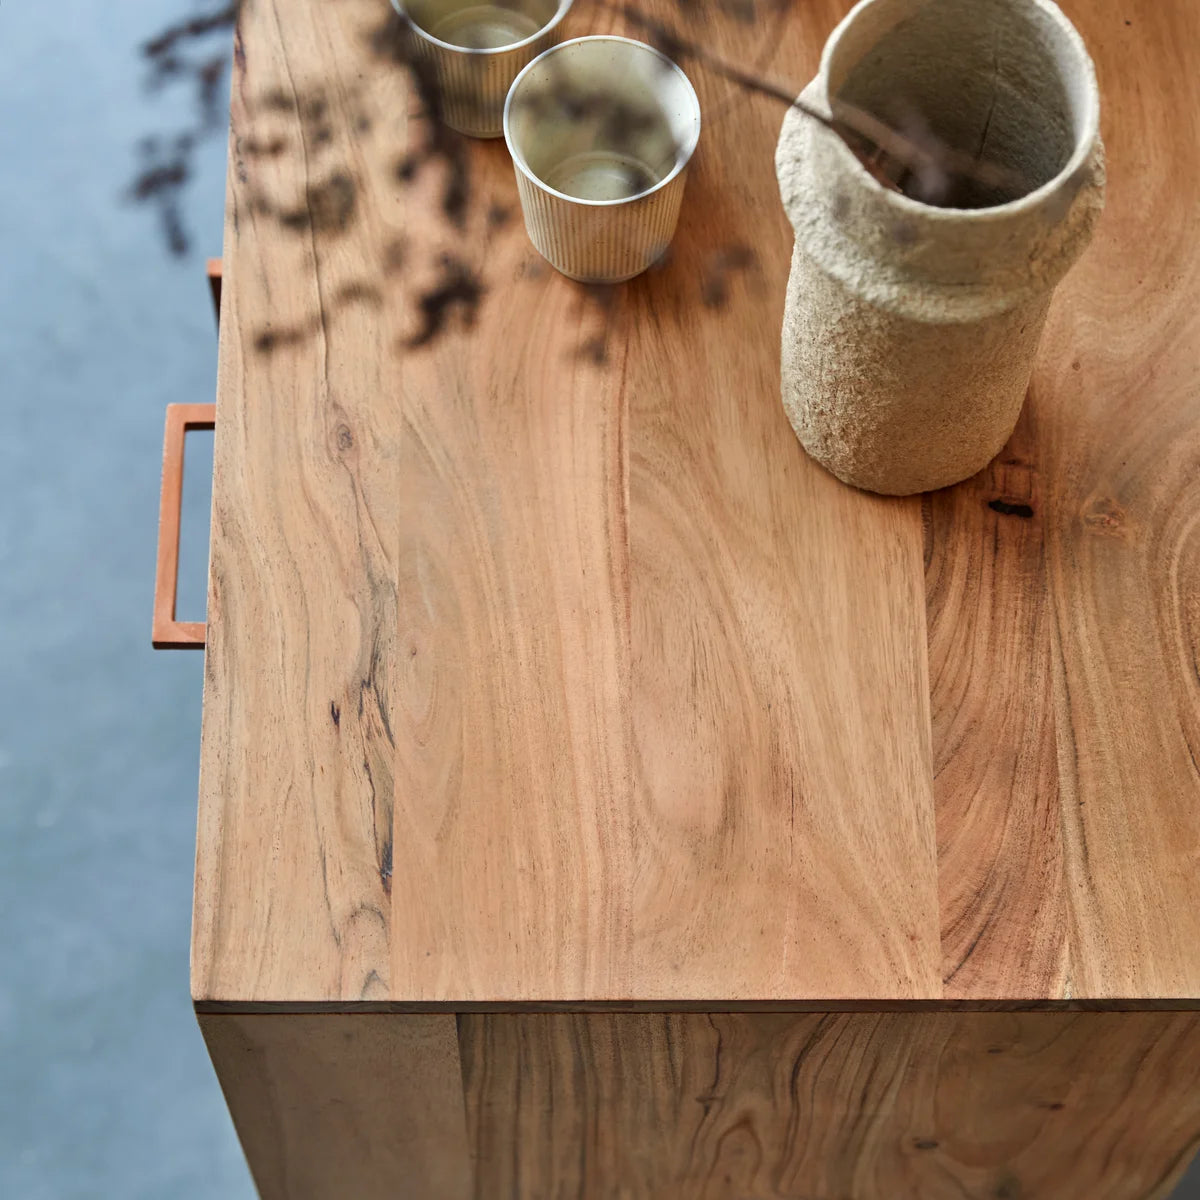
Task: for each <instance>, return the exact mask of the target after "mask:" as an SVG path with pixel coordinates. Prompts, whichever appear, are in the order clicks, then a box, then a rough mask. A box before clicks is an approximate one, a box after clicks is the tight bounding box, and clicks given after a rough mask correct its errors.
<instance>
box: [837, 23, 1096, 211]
mask: <svg viewBox="0 0 1200 1200" xmlns="http://www.w3.org/2000/svg"><path fill="white" fill-rule="evenodd" d="M826 53H827V63H826V69H827V76H828V95H829V98H830V109H831V111H832V113H833V116H834V119H835V122H836V123H837V125H838V128H839V132H841V133H842V136H843V138H844V140H845V141H846V142H847V144H848V145H849V146H850V148H851V149H852V150H853V151H854V152H855V154H856V155H857V156H858V158H859V160H860V161H861V162H862V163H863V164H864V166H865V167H866V168H867V169H868V170H869V171H870V173H871V174H872V175H874V176H875V177H876V178H877V179H878V180H880V181H881V182H882V183H884V184H885V185H886V186H889V187H891V188H893V189H894V190H897V191H900V192H902V193H903V194H905V195H907V196H908V197H909V198H910V199H913V200H917V201H919V202H921V203H925V204H930V205H934V206H937V207H940V208H958V209H978V208H990V207H994V206H996V205H1000V204H1007V203H1010V202H1012V201H1015V200H1019V199H1020V198H1021V197H1022V196H1025V195H1028V194H1029V193H1030V192H1033V191H1035V190H1037V189H1038V188H1040V187H1042V186H1043V185H1045V184H1047V183H1050V182H1051V181H1052V180H1054V179H1055V178H1056V176H1058V175H1060V174H1062V173H1064V172H1068V171H1069V170H1071V169H1073V166H1074V162H1075V159H1076V158H1077V157H1079V156H1080V155H1081V154H1082V153H1084V151H1085V150H1086V147H1087V146H1088V145H1089V144H1090V142H1091V140H1092V138H1093V137H1094V134H1095V128H1096V123H1097V120H1098V113H1097V105H1096V98H1095V97H1096V93H1095V86H1094V82H1093V79H1092V73H1091V65H1090V62H1089V60H1088V57H1087V52H1086V50H1085V49H1084V47H1083V44H1082V42H1081V41H1080V39H1079V37H1078V35H1077V34H1076V33H1075V31H1074V30H1073V29H1072V28H1071V26H1070V25H1069V24H1068V23H1067V21H1066V20H1065V18H1064V17H1063V16H1062V14H1061V13H1060V12H1059V11H1058V9H1057V8H1055V7H1054V6H1053V5H1050V4H1044V3H1042V2H1041V0H868V3H865V4H860V5H859V7H858V8H857V9H856V10H855V12H854V13H852V14H851V15H850V17H849V18H847V20H846V22H845V23H844V25H843V27H842V29H841V30H840V33H839V34H838V35H836V36H835V38H834V39H833V40H831V42H830V45H829V47H828V48H827V52H826Z"/></svg>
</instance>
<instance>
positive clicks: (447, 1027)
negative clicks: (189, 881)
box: [200, 1015, 471, 1200]
mask: <svg viewBox="0 0 1200 1200" xmlns="http://www.w3.org/2000/svg"><path fill="white" fill-rule="evenodd" d="M200 1028H201V1030H202V1031H203V1033H204V1040H205V1042H206V1043H207V1044H208V1050H209V1054H210V1055H211V1056H212V1060H213V1064H214V1066H215V1067H216V1069H217V1074H218V1076H219V1077H220V1080H221V1086H222V1088H223V1089H224V1091H225V1096H226V1099H227V1100H228V1101H229V1107H230V1111H231V1113H232V1115H233V1120H234V1123H235V1124H236V1126H237V1131H238V1136H239V1137H240V1138H241V1141H242V1147H243V1149H244V1150H245V1152H246V1157H247V1159H248V1160H249V1162H250V1167H251V1170H252V1171H253V1173H254V1182H255V1183H256V1184H257V1186H258V1190H259V1194H260V1195H261V1196H262V1198H263V1200H335V1198H337V1197H354V1200H395V1197H413V1200H416V1198H418V1197H419V1198H420V1200H467V1197H468V1196H469V1195H470V1190H471V1164H470V1156H469V1154H468V1151H467V1142H466V1124H465V1117H464V1108H463V1093H462V1087H461V1083H460V1075H459V1062H458V1043H457V1040H456V1037H455V1027H454V1018H453V1017H450V1016H415V1017H400V1018H397V1017H379V1016H369V1015H361V1016H360V1015H353V1016H349V1015H342V1016H321V1017H314V1016H308V1017H304V1016H286V1017H284V1016H274V1015H272V1016H254V1017H246V1016H202V1017H201V1018H200Z"/></svg>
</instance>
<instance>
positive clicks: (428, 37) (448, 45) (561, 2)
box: [391, 0, 580, 55]
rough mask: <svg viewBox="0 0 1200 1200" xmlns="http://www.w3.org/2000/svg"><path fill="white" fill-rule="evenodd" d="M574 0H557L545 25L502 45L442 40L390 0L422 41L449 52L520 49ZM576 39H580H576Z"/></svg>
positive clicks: (541, 33) (553, 23) (398, 2)
mask: <svg viewBox="0 0 1200 1200" xmlns="http://www.w3.org/2000/svg"><path fill="white" fill-rule="evenodd" d="M574 3H575V0H558V8H557V9H555V11H554V16H552V17H551V18H550V20H549V21H547V22H546V24H545V25H541V26H539V27H538V29H537V31H536V32H535V33H531V34H530V35H529V36H528V37H527V38H522V39H521V40H520V41H519V42H509V43H508V44H507V45H504V46H456V45H455V44H454V43H453V42H444V41H442V39H441V38H439V37H434V36H433V34H432V33H430V32H429V31H428V30H427V29H424V28H422V27H421V26H420V25H418V24H417V23H416V21H414V20H413V18H412V16H411V14H410V13H409V12H408V10H407V9H406V8H405V7H404V0H391V5H392V8H394V9H395V10H396V15H397V16H398V17H399V18H400V19H401V20H402V21H404V22H405V24H407V25H408V27H409V28H410V29H411V30H413V32H414V33H416V35H417V36H418V37H419V38H421V39H422V40H423V41H426V42H429V44H430V45H432V46H437V47H438V48H439V49H440V50H448V51H449V52H450V53H451V54H464V55H476V54H509V53H511V52H512V51H513V50H520V49H522V48H523V47H525V46H529V45H532V44H533V43H534V42H536V41H537V40H538V38H541V37H544V36H545V35H546V34H547V33H549V32H550V30H552V29H554V28H555V26H557V25H558V24H559V23H560V22H561V21H562V19H563V17H565V16H566V15H567V12H568V11H569V10H570V8H571V5H572V4H574ZM576 40H577V41H578V40H580V39H578V38H577V39H576Z"/></svg>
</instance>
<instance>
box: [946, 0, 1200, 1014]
mask: <svg viewBox="0 0 1200 1200" xmlns="http://www.w3.org/2000/svg"><path fill="white" fill-rule="evenodd" d="M1064 7H1065V8H1066V10H1067V12H1068V15H1069V16H1070V17H1071V18H1072V19H1073V20H1074V21H1075V22H1076V23H1077V24H1078V26H1079V29H1080V32H1081V33H1082V34H1083V36H1084V38H1085V40H1086V41H1087V44H1088V46H1089V48H1090V50H1091V52H1092V55H1093V57H1094V59H1095V61H1096V67H1097V71H1098V75H1099V82H1100V91H1101V95H1102V98H1103V114H1102V125H1103V136H1104V141H1105V145H1106V147H1107V151H1108V172H1109V189H1108V205H1107V208H1106V210H1105V213H1104V216H1103V218H1102V220H1101V222H1100V225H1099V228H1098V231H1097V234H1096V239H1095V242H1094V244H1093V246H1092V247H1091V249H1089V251H1088V252H1087V253H1086V254H1085V255H1084V257H1083V259H1082V260H1081V262H1080V263H1079V264H1078V266H1077V267H1076V269H1075V270H1074V271H1073V272H1072V273H1071V274H1070V275H1068V276H1067V279H1066V281H1065V283H1064V284H1063V286H1062V288H1061V289H1060V291H1059V293H1058V295H1057V297H1056V298H1055V302H1054V305H1053V307H1052V309H1051V315H1050V322H1049V326H1048V328H1047V332H1046V336H1045V339H1044V341H1043V344H1042V350H1041V354H1040V359H1039V364H1038V367H1037V369H1036V371H1035V374H1034V379H1033V384H1032V387H1031V389H1030V394H1029V398H1028V401H1027V404H1026V411H1025V413H1024V415H1023V417H1022V422H1021V425H1020V427H1019V428H1018V431H1017V434H1016V435H1015V437H1014V439H1013V441H1012V442H1011V443H1010V445H1009V447H1008V448H1007V449H1006V451H1005V452H1004V453H1002V454H1001V455H1000V457H999V458H998V459H997V460H996V462H995V463H993V464H992V466H991V467H990V468H989V469H988V470H987V471H985V472H984V473H983V474H982V475H980V476H978V477H977V478H975V479H974V480H971V481H969V482H968V483H967V484H964V485H962V486H961V487H959V488H954V489H950V490H949V491H947V492H944V493H938V494H936V495H934V496H931V497H930V498H929V499H928V501H927V514H928V516H929V518H930V528H929V541H930V556H929V570H928V574H927V584H928V589H929V637H930V655H931V669H930V676H931V683H932V705H931V709H932V720H933V746H934V765H935V771H936V776H935V785H934V790H935V796H936V806H937V830H938V853H939V893H940V898H941V908H942V946H943V972H944V975H945V979H946V985H945V986H946V995H947V997H948V998H959V997H971V996H979V997H984V996H1014V997H1015V996H1028V997H1044V996H1067V997H1070V996H1076V997H1079V996H1086V997H1118V998H1119V997H1125V998H1140V997H1175V998H1194V997H1196V996H1197V995H1198V994H1200V872H1198V871H1197V864H1198V863H1200V803H1198V802H1197V801H1198V799H1200V765H1198V764H1200V670H1198V669H1197V662H1200V608H1198V607H1197V597H1200V519H1198V518H1200V376H1198V375H1197V363H1198V361H1200V239H1198V237H1197V235H1198V234H1200V220H1198V219H1197V208H1196V206H1195V204H1193V203H1192V202H1191V200H1190V199H1189V197H1190V196H1191V191H1190V185H1189V183H1188V182H1187V181H1189V180H1191V179H1193V178H1195V177H1196V176H1197V175H1200V116H1198V114H1200V76H1198V75H1197V73H1196V72H1195V71H1194V70H1190V69H1188V68H1187V67H1186V66H1185V54H1186V52H1185V50H1184V47H1187V46H1193V45H1195V44H1196V42H1197V38H1200V8H1198V7H1197V6H1196V5H1194V4H1188V3H1184V2H1182V0H1181V2H1176V3H1167V4H1158V5H1155V6H1153V8H1152V9H1146V10H1144V11H1143V10H1138V11H1137V12H1136V13H1133V12H1131V10H1130V8H1129V6H1128V5H1126V4H1120V3H1117V0H1075V2H1074V3H1065V4H1064ZM994 502H1000V503H1001V504H1002V505H1003V504H1008V505H1009V506H1010V507H1009V510H1008V511H999V512H997V511H995V510H994V509H989V508H988V507H987V505H988V504H989V503H994ZM1012 506H1016V507H1015V508H1014V507H1012Z"/></svg>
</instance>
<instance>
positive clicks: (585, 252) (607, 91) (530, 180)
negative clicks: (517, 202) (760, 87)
mask: <svg viewBox="0 0 1200 1200" xmlns="http://www.w3.org/2000/svg"><path fill="white" fill-rule="evenodd" d="M699 136H700V102H699V100H698V99H697V98H696V92H695V89H694V88H693V87H692V85H691V83H690V82H689V81H688V78H687V76H686V75H684V73H683V72H682V71H681V70H680V69H679V67H678V66H676V65H675V63H673V62H672V61H671V60H670V59H669V58H667V57H666V56H665V55H663V54H660V53H659V52H658V51H657V50H655V49H654V48H653V47H652V46H647V45H646V44H645V43H643V42H635V41H632V40H630V39H629V38H621V37H584V38H577V39H575V40H574V41H570V42H563V43H562V44H561V45H558V46H553V47H551V48H550V49H549V50H547V51H546V52H545V53H544V54H542V55H541V56H540V57H539V58H536V59H534V60H533V62H531V63H530V64H529V65H528V66H527V67H526V68H525V69H524V70H523V71H522V72H521V73H520V74H519V75H518V76H517V78H516V80H515V81H514V83H513V85H512V88H511V90H510V91H509V93H508V99H507V100H506V101H505V105H504V138H505V141H506V142H507V143H508V149H509V152H510V153H511V154H512V159H513V164H514V166H515V168H516V172H517V188H518V191H519V192H520V196H521V209H522V211H523V212H524V214H525V228H526V229H527V230H528V231H529V237H530V239H531V240H532V242H533V244H534V246H535V247H537V249H538V251H539V252H540V253H541V254H542V255H543V256H544V257H545V258H546V259H547V260H548V261H549V262H550V264H551V265H552V266H554V267H556V268H557V269H558V270H559V271H561V272H562V273H563V274H564V275H568V276H570V277H571V278H572V279H578V280H582V281H585V282H588V283H618V282H620V281H621V280H624V279H631V278H632V277H633V276H634V275H638V274H640V273H641V272H642V271H644V270H645V269H646V268H647V267H648V266H650V265H651V264H652V263H654V262H655V261H656V260H657V259H659V258H660V257H661V256H662V254H663V253H664V251H665V250H666V248H667V246H668V244H669V243H670V241H671V237H672V235H673V234H674V232H675V226H676V224H677V223H678V220H679V204H680V201H681V199H682V198H683V187H684V180H685V176H686V173H687V165H688V162H689V160H690V159H691V157H692V152H693V151H694V150H695V148H696V142H697V139H698V138H699Z"/></svg>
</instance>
